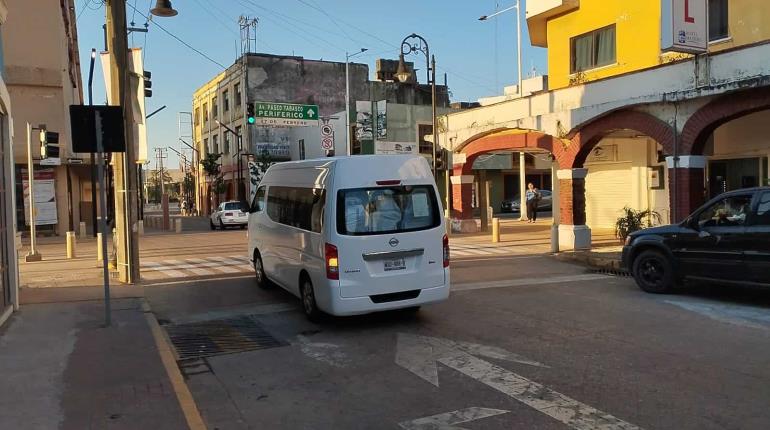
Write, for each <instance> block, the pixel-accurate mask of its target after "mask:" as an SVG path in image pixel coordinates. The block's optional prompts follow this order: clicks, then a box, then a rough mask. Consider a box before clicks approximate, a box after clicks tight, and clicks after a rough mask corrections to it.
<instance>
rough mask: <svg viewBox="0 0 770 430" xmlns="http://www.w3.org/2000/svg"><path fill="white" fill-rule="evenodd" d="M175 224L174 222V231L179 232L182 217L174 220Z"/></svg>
mask: <svg viewBox="0 0 770 430" xmlns="http://www.w3.org/2000/svg"><path fill="white" fill-rule="evenodd" d="M175 224H176V232H177V233H181V232H182V218H177V219H176V220H175Z"/></svg>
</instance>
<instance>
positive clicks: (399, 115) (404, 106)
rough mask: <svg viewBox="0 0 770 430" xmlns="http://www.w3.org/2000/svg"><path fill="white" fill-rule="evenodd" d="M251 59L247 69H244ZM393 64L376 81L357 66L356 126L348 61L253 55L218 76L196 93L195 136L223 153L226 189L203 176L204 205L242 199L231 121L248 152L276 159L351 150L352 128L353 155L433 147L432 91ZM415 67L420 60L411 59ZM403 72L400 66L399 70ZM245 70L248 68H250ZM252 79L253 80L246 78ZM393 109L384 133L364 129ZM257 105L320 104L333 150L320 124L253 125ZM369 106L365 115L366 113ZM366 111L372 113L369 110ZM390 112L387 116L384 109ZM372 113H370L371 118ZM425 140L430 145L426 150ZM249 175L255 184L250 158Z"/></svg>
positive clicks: (207, 150)
mask: <svg viewBox="0 0 770 430" xmlns="http://www.w3.org/2000/svg"><path fill="white" fill-rule="evenodd" d="M243 58H246V62H247V65H248V66H247V67H244V66H245V65H244V63H243ZM391 63H393V62H388V61H385V60H382V61H380V64H382V66H381V69H380V70H378V72H379V73H378V76H379V78H380V80H374V81H372V80H370V79H369V67H368V66H367V65H365V64H359V63H350V65H349V70H350V101H351V104H350V121H349V124H350V129H348V128H347V127H346V122H345V114H346V109H345V102H346V97H345V63H344V62H343V63H340V62H331V61H320V60H308V59H304V58H302V57H296V56H279V55H271V54H247V55H246V56H245V57H242V59H241V60H239V61H237V62H236V63H235V64H234V65H232V66H231V67H229V68H228V69H227V70H226V71H224V72H222V73H220V74H219V75H217V76H216V77H214V78H213V79H212V80H211V81H209V82H207V83H206V84H204V85H203V86H202V87H200V88H199V89H198V90H197V91H195V93H194V94H193V102H192V115H193V141H194V146H195V147H196V148H198V150H199V152H200V154H201V157H202V158H204V157H205V156H206V154H211V153H215V154H222V156H221V158H220V163H221V173H222V175H223V177H224V181H225V184H226V190H225V192H224V193H222V195H221V196H216V195H215V193H212V192H211V190H210V185H211V180H212V178H210V177H206V176H205V175H203V174H202V173H201V174H199V177H198V183H199V186H198V198H197V201H198V207H200V208H202V210H203V213H208V212H210V210H211V208H212V207H214V206H215V203H216V200H217V198H221V199H223V200H231V199H235V198H236V197H237V189H236V185H235V183H236V180H237V176H238V162H237V160H238V153H239V151H238V139H237V137H236V135H235V134H233V133H231V132H229V131H228V130H227V129H226V128H225V127H223V126H221V124H224V125H226V126H228V127H229V128H231V129H232V130H233V131H235V132H236V134H239V135H241V136H242V150H241V151H240V152H241V153H248V154H262V153H264V152H265V151H266V152H267V153H268V154H269V155H270V157H271V159H272V160H273V161H287V160H299V159H310V158H319V157H325V156H327V155H330V154H336V155H344V154H346V153H347V151H348V148H347V134H348V133H349V132H350V133H351V148H350V152H351V153H352V154H374V153H392V152H395V151H396V150H397V149H396V148H399V149H398V150H399V151H405V150H407V149H405V148H408V149H409V150H411V151H412V152H414V153H423V154H424V155H426V156H428V154H429V153H430V157H432V151H427V149H426V148H428V146H427V145H428V144H429V143H427V141H426V136H429V135H431V134H432V120H431V118H432V110H431V93H430V90H429V88H430V87H429V86H427V85H420V84H417V83H416V82H410V83H398V82H393V80H392V72H390V73H389V72H388V70H387V68H388V67H390V66H393V65H394V64H391ZM407 67H410V68H411V70H412V71H413V70H414V69H413V65H412V64H411V63H407ZM393 71H395V68H393ZM244 72H245V73H244ZM247 81H248V85H247V84H246V82H247ZM438 93H439V102H438V106H439V107H440V110H439V113H441V114H444V113H447V112H449V101H448V91H447V90H446V89H445V87H443V86H440V87H439V91H438ZM373 100H374V101H377V102H379V106H380V107H383V106H384V107H385V108H384V109H385V112H379V114H380V116H378V118H380V119H379V121H382V122H383V123H384V122H385V121H387V131H386V132H383V133H385V134H384V135H383V136H379V137H378V138H372V137H371V133H369V135H368V136H367V135H362V133H360V131H359V132H357V128H360V126H359V125H357V124H359V123H358V120H359V119H360V118H362V117H363V116H367V115H372V112H375V111H377V104H376V103H372V101H373ZM255 102H272V103H294V104H311V105H317V106H318V108H319V112H318V114H319V115H320V118H322V119H324V120H326V121H328V124H329V125H330V126H331V127H332V129H333V131H334V145H333V150H331V151H327V150H325V149H323V148H322V147H321V134H320V127H319V126H320V125H321V124H322V123H323V121H319V123H318V124H319V126H315V125H314V126H310V127H273V126H270V127H267V126H260V125H256V124H254V125H249V124H247V122H246V105H247V104H248V103H255ZM359 111H361V112H359ZM364 111H365V112H364ZM383 113H384V114H385V115H384V116H383V115H382V114H383ZM368 118H370V116H368ZM421 142H422V147H423V150H422V151H420V143H421ZM242 164H243V166H242V168H243V170H242V175H243V177H244V178H245V179H244V182H248V176H249V175H248V170H247V166H246V157H244V159H243V163H242Z"/></svg>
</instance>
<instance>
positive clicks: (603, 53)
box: [570, 24, 617, 73]
mask: <svg viewBox="0 0 770 430" xmlns="http://www.w3.org/2000/svg"><path fill="white" fill-rule="evenodd" d="M616 52H617V50H616V44H615V25H614V24H613V25H611V26H609V27H604V28H600V29H599V30H595V31H592V32H590V33H586V34H583V35H580V36H577V37H573V38H572V49H571V54H572V61H571V70H570V72H571V73H577V72H582V71H585V70H589V69H594V68H597V67H602V66H607V65H609V64H613V63H615V61H616V59H617V56H616Z"/></svg>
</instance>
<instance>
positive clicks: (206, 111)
mask: <svg viewBox="0 0 770 430" xmlns="http://www.w3.org/2000/svg"><path fill="white" fill-rule="evenodd" d="M207 122H209V104H208V103H203V123H204V124H206V123H207Z"/></svg>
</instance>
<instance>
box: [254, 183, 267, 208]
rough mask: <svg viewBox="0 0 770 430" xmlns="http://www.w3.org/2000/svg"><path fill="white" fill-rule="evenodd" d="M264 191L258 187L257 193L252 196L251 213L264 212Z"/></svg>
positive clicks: (263, 188)
mask: <svg viewBox="0 0 770 430" xmlns="http://www.w3.org/2000/svg"><path fill="white" fill-rule="evenodd" d="M265 189H266V187H264V186H263V187H259V189H257V193H256V194H254V200H253V201H252V202H251V210H252V212H262V211H263V210H265Z"/></svg>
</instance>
